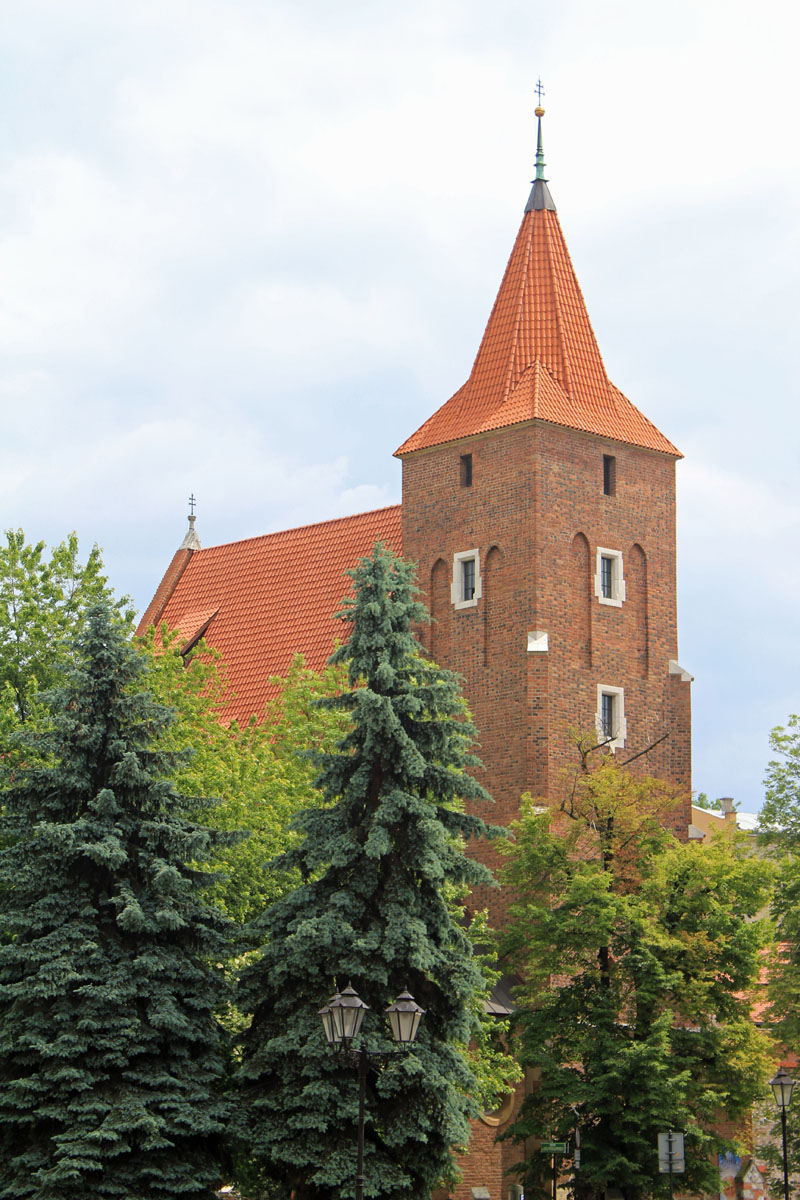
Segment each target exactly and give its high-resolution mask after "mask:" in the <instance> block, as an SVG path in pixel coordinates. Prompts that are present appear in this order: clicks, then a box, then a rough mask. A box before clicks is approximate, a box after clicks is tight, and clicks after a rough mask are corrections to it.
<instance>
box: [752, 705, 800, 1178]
mask: <svg viewBox="0 0 800 1200" xmlns="http://www.w3.org/2000/svg"><path fill="white" fill-rule="evenodd" d="M770 746H771V747H772V750H773V752H774V754H775V757H774V758H773V759H772V760H771V761H770V763H769V765H768V768H767V775H766V778H765V780H764V783H765V794H764V805H763V807H762V809H761V813H760V814H759V826H760V829H761V837H760V841H761V843H762V845H763V846H765V847H766V852H767V853H769V855H770V856H771V858H772V859H773V860H775V862H776V863H777V868H778V869H777V872H776V877H775V887H774V890H773V895H772V913H773V916H774V919H775V925H776V935H777V939H776V946H775V950H774V953H773V956H772V959H771V962H770V970H769V976H770V985H769V996H770V1014H769V1015H770V1020H771V1023H772V1028H773V1031H774V1033H775V1036H776V1038H777V1040H778V1043H779V1045H781V1046H783V1047H785V1048H788V1049H791V1050H794V1049H795V1048H796V1046H797V1044H798V1039H799V1038H800V716H798V715H796V714H793V715H791V716H790V717H789V719H788V721H787V723H786V725H779V726H777V727H776V728H775V729H773V730H772V733H771V734H770ZM766 1107H767V1111H772V1109H773V1104H772V1099H771V1097H770V1098H768V1100H767V1106H766ZM780 1139H781V1134H780V1122H779V1120H778V1118H777V1116H776V1118H775V1126H774V1129H773V1142H772V1145H767V1146H764V1147H761V1152H762V1154H763V1156H764V1158H765V1159H766V1160H767V1161H768V1162H769V1163H770V1166H771V1167H772V1170H773V1175H774V1178H775V1180H776V1181H777V1180H779V1181H780V1183H781V1186H782V1181H783V1174H782V1171H783V1163H782V1154H781V1152H780V1150H778V1149H777V1148H776V1147H779V1146H780ZM787 1150H788V1156H787V1157H788V1161H789V1166H790V1170H791V1171H792V1172H795V1173H796V1172H798V1171H800V1120H798V1111H797V1092H795V1097H794V1100H793V1103H792V1105H791V1106H790V1108H789V1110H788V1112H787Z"/></svg>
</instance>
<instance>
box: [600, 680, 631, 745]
mask: <svg viewBox="0 0 800 1200" xmlns="http://www.w3.org/2000/svg"><path fill="white" fill-rule="evenodd" d="M603 696H611V697H612V698H613V709H612V711H613V713H614V724H615V726H616V731H617V732H616V737H614V738H612V739H611V741H610V742H606V735H605V733H604V732H603ZM594 723H595V728H596V729H597V738H598V741H600V742H603V743H604V744H605V745H607V746H608V747H609V749H610V750H612V751H613V750H617V749H620V750H621V749H622V747H623V746H624V745H625V739H626V738H627V736H628V722H627V721H626V720H625V689H624V688H621V687H613V686H612V685H611V684H609V683H598V685H597V712H596V713H595V715H594Z"/></svg>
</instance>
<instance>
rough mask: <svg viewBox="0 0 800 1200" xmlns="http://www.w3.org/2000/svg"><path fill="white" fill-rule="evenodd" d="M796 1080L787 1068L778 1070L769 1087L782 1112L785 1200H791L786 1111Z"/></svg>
mask: <svg viewBox="0 0 800 1200" xmlns="http://www.w3.org/2000/svg"><path fill="white" fill-rule="evenodd" d="M795 1082H796V1081H795V1080H794V1079H792V1077H791V1075H790V1074H789V1072H788V1071H787V1070H786V1068H785V1067H781V1068H780V1069H779V1070H778V1074H777V1075H776V1076H775V1078H774V1079H770V1081H769V1086H770V1087H771V1088H772V1094H773V1096H774V1097H775V1103H776V1104H777V1106H778V1108H779V1109H780V1110H781V1132H782V1134H783V1196H784V1200H789V1162H788V1158H787V1155H786V1110H787V1108H788V1107H789V1105H790V1104H791V1102H792V1092H793V1091H794V1085H795Z"/></svg>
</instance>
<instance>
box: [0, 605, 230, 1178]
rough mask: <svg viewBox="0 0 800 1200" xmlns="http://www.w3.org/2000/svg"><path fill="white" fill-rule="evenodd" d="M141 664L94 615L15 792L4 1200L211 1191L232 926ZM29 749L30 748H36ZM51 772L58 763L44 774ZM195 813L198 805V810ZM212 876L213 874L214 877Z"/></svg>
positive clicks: (8, 848)
mask: <svg viewBox="0 0 800 1200" xmlns="http://www.w3.org/2000/svg"><path fill="white" fill-rule="evenodd" d="M143 670H144V660H143V659H142V657H141V655H140V654H139V653H138V652H137V651H135V650H134V649H133V648H132V647H131V645H130V644H129V642H128V641H127V639H126V637H125V635H124V633H123V632H122V629H121V628H120V625H119V623H118V622H117V621H115V619H114V617H113V616H112V614H111V613H110V611H109V609H108V608H107V607H105V606H97V607H95V608H93V609H92V610H91V611H90V612H89V614H88V618H87V623H86V628H85V631H84V633H83V634H82V635H81V636H80V638H79V641H78V644H77V646H76V656H75V663H74V666H73V668H72V669H71V670H70V671H69V672H68V675H67V680H66V684H65V686H63V687H60V688H58V689H56V690H54V691H53V692H52V693H51V694H50V695H49V698H48V704H49V708H50V714H51V715H50V721H49V726H48V728H47V729H46V730H44V731H42V730H39V732H38V733H37V732H36V731H32V730H28V731H23V732H22V734H21V735H20V737H21V740H22V749H23V755H22V758H23V761H24V758H25V755H24V749H25V745H26V744H28V745H29V747H30V756H29V762H30V763H31V764H35V765H32V766H29V767H28V768H27V769H22V770H21V771H17V773H16V775H15V777H14V778H12V779H11V780H10V782H8V783H7V786H6V787H5V789H4V793H3V796H2V799H3V803H4V805H5V810H4V815H3V821H2V830H3V834H4V845H5V848H4V849H3V850H2V852H1V853H0V921H1V922H2V928H3V929H4V930H5V931H7V934H8V935H9V936H8V937H7V940H6V943H5V944H4V945H2V946H0V1197H3V1198H5V1197H9V1198H10V1197H14V1200H19V1198H22V1197H36V1198H37V1200H45V1198H46V1200H78V1198H79V1197H80V1198H81V1200H83V1198H85V1197H87V1196H92V1197H97V1198H99V1200H100V1198H102V1200H105V1198H108V1200H111V1198H114V1200H151V1198H153V1200H155V1198H163V1197H191V1198H194V1197H198V1198H199V1197H211V1196H212V1195H213V1191H214V1187H215V1186H217V1185H218V1182H219V1177H220V1158H221V1133H222V1129H223V1125H224V1123H225V1117H226V1110H225V1107H224V1103H223V1101H222V1100H221V1098H220V1095H219V1085H220V1080H221V1076H222V1073H223V1057H222V1053H221V1049H222V1040H221V1031H220V1027H219V1025H218V1023H217V1021H216V1019H215V1016H214V1013H215V1009H216V1008H217V1006H219V1005H220V1004H221V1003H222V999H223V993H222V985H221V983H220V980H219V978H218V975H217V971H216V969H215V968H214V967H213V966H211V965H210V964H211V963H213V962H214V961H220V959H221V958H222V957H223V956H224V946H225V925H224V919H223V918H222V917H221V916H220V915H219V913H217V912H216V910H213V909H210V908H208V907H207V906H206V905H205V903H204V902H203V900H202V895H201V889H202V883H203V878H204V877H203V876H202V874H201V873H200V872H199V871H198V869H197V867H196V866H195V865H193V864H196V863H199V862H201V861H202V860H203V859H204V858H205V857H206V856H207V855H208V852H209V850H210V848H211V843H212V839H213V835H212V834H211V833H210V831H209V830H207V829H204V828H200V827H199V826H197V825H195V824H194V823H192V822H191V821H189V820H188V819H187V818H186V817H185V816H184V813H185V811H186V807H187V804H188V801H185V800H184V799H183V798H181V797H178V796H177V795H176V794H175V792H174V789H173V788H172V786H171V785H170V783H169V782H168V776H169V773H170V770H171V768H172V766H173V765H174V764H173V763H172V762H171V761H170V757H169V756H168V755H165V754H164V753H163V752H162V751H161V750H159V735H160V733H161V732H162V731H163V730H164V729H165V728H166V727H167V725H168V724H169V723H170V721H171V719H172V716H171V711H170V710H169V709H166V708H164V707H163V706H160V705H157V704H155V703H154V702H153V700H152V698H151V697H150V696H149V695H148V694H147V693H146V692H145V691H144V690H143V687H142V679H141V675H142V672H143ZM26 740H27V741H26ZM41 764H44V765H41ZM191 803H192V804H194V805H196V804H197V801H192V802H191ZM206 878H207V877H206Z"/></svg>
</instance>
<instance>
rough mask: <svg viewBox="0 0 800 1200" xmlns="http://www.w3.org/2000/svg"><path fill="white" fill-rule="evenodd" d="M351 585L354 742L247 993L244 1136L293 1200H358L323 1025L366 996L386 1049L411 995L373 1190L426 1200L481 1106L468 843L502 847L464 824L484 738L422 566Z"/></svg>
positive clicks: (384, 565) (275, 914) (351, 1092)
mask: <svg viewBox="0 0 800 1200" xmlns="http://www.w3.org/2000/svg"><path fill="white" fill-rule="evenodd" d="M352 576H353V579H354V584H355V598H354V599H353V600H352V602H345V607H344V610H343V613H342V614H341V615H342V616H343V617H344V620H345V621H347V622H348V623H349V625H350V630H351V632H350V638H349V640H348V642H347V644H346V645H345V646H343V647H342V648H340V649H339V650H338V651H337V652H336V654H335V655H334V661H335V662H337V663H346V664H347V667H348V676H349V687H348V689H347V691H346V692H345V693H344V694H343V695H342V696H341V697H340V698H338V699H332V700H330V701H328V702H327V703H328V705H329V706H330V707H331V708H333V709H334V710H339V711H344V712H346V713H348V714H350V716H351V718H352V730H351V732H349V733H348V734H347V736H346V737H345V738H344V740H343V741H342V743H341V747H340V749H339V750H338V752H337V753H335V754H325V755H322V756H321V760H320V765H321V775H320V781H319V783H320V787H321V788H322V791H323V795H324V801H325V802H324V803H323V804H322V805H319V806H317V807H315V808H312V809H309V810H307V811H305V812H304V813H302V814H301V815H300V818H299V821H298V828H299V831H300V833H301V835H302V841H301V843H300V845H299V846H297V847H296V848H295V849H293V850H291V851H290V852H289V853H288V854H287V855H286V856H285V863H286V868H287V869H289V870H297V871H299V872H300V875H301V877H302V879H303V883H302V885H301V886H300V887H299V888H297V890H295V891H294V892H292V893H291V894H289V895H286V896H285V897H283V898H282V899H280V900H279V901H278V902H277V903H276V904H274V905H273V906H272V908H271V909H269V910H268V911H267V912H266V913H265V915H264V917H263V918H262V919H261V920H260V922H259V924H258V931H259V933H260V936H261V938H262V941H263V943H264V944H263V950H262V952H261V954H260V956H259V957H258V959H257V960H256V961H255V962H253V963H252V964H251V965H250V966H249V967H248V969H247V970H246V971H245V973H244V976H243V980H242V988H241V1004H242V1007H243V1008H245V1009H246V1010H247V1011H248V1012H251V1013H252V1014H253V1018H252V1024H251V1026H250V1028H249V1030H248V1031H247V1034H246V1036H245V1038H244V1043H243V1064H242V1069H241V1074H240V1080H239V1082H240V1091H241V1096H242V1099H243V1102H244V1104H245V1106H246V1118H247V1120H246V1132H245V1138H246V1141H247V1144H248V1145H249V1146H250V1147H252V1150H253V1156H254V1159H255V1160H256V1164H257V1166H258V1167H259V1169H260V1170H261V1173H262V1177H263V1178H266V1179H271V1180H272V1181H273V1183H275V1184H276V1185H277V1186H278V1189H279V1193H280V1194H281V1195H284V1196H288V1195H289V1193H290V1191H291V1192H292V1193H293V1194H294V1196H295V1197H296V1198H297V1200H310V1198H314V1200H333V1198H334V1197H336V1198H337V1200H338V1197H343V1196H345V1197H346V1196H350V1195H352V1194H353V1191H354V1183H355V1157H356V1145H355V1121H356V1113H357V1088H358V1085H357V1080H356V1076H355V1072H354V1071H353V1069H352V1068H351V1067H350V1066H348V1064H347V1063H346V1062H343V1061H342V1060H341V1058H340V1057H337V1056H336V1055H334V1054H333V1053H331V1051H330V1050H329V1049H328V1048H327V1046H326V1044H325V1041H324V1038H323V1034H322V1028H321V1024H320V1021H319V1018H318V1016H317V1010H318V1009H319V1008H321V1007H322V1005H323V1004H324V1003H325V1001H326V1000H327V999H328V998H329V996H330V995H331V993H332V992H333V991H334V989H335V985H336V982H337V980H338V982H339V984H340V985H341V986H342V987H344V986H346V985H347V984H348V983H349V982H352V984H353V986H354V987H355V988H356V990H357V991H358V993H359V995H360V996H361V997H362V999H363V1000H365V1001H366V1003H367V1004H369V1005H370V1008H371V1012H370V1013H369V1014H368V1017H367V1020H366V1022H365V1025H366V1030H365V1034H364V1036H365V1037H366V1039H367V1041H368V1043H369V1045H370V1047H373V1048H382V1049H385V1048H387V1044H390V1043H387V1038H386V1035H385V1033H384V1031H383V1028H382V1022H381V1018H380V1014H381V1012H382V1010H383V1009H385V1008H386V1006H387V1004H389V1003H390V1002H391V1001H392V1000H394V999H395V998H396V997H397V995H398V994H399V993H400V992H401V991H402V990H403V989H404V988H405V987H406V986H408V987H409V988H410V990H411V992H412V993H413V994H414V996H415V997H416V999H417V1001H418V1003H420V1004H421V1005H422V1006H423V1007H424V1008H425V1009H426V1016H425V1019H424V1022H423V1028H422V1031H421V1033H420V1035H419V1038H418V1041H417V1043H416V1045H415V1047H414V1049H413V1050H412V1051H411V1052H410V1053H409V1054H408V1055H407V1056H406V1057H403V1058H402V1059H399V1060H394V1061H393V1062H392V1065H391V1066H389V1067H387V1068H386V1069H385V1070H383V1071H378V1070H377V1069H371V1070H370V1074H369V1079H368V1103H367V1107H368V1127H367V1145H366V1158H365V1175H366V1189H365V1190H366V1195H367V1196H371V1197H378V1196H391V1197H393V1198H396V1200H404V1198H406V1197H408V1198H409V1200H410V1198H411V1197H413V1198H414V1200H422V1198H424V1197H426V1196H428V1195H429V1194H430V1191H431V1189H432V1188H433V1186H434V1185H435V1183H436V1181H437V1180H438V1179H439V1178H440V1177H441V1176H442V1175H444V1174H446V1173H447V1172H448V1170H449V1169H450V1168H451V1165H452V1158H451V1152H452V1148H453V1147H454V1146H457V1145H460V1144H463V1143H464V1142H465V1141H466V1140H467V1136H468V1117H469V1115H470V1114H471V1113H474V1112H476V1111H477V1106H478V1105H479V1104H480V1101H481V1096H480V1087H479V1083H478V1079H477V1076H476V1073H475V1071H474V1070H473V1068H472V1066H471V1065H470V1060H469V1053H468V1045H469V1042H470V1039H471V1036H472V1034H473V1032H474V1030H475V1029H476V1025H477V1021H478V1016H477V1011H476V1009H477V1004H476V997H479V996H482V995H483V994H484V992H485V982H484V978H483V976H482V973H481V970H480V968H479V965H478V963H477V961H476V959H475V957H474V956H473V951H472V944H471V942H470V938H469V935H468V931H467V930H466V929H465V928H464V927H463V926H462V925H461V924H460V923H459V922H458V921H457V920H456V919H455V913H454V904H455V901H456V899H457V897H458V895H459V890H460V889H461V888H462V887H463V886H464V885H466V884H472V883H479V882H486V881H487V879H488V872H487V871H486V870H485V868H483V867H481V866H480V865H479V864H477V863H476V862H474V861H473V860H471V859H469V858H468V857H466V856H465V854H464V852H463V845H462V843H463V840H464V839H467V838H470V837H474V836H485V835H486V834H487V833H490V832H493V831H491V830H489V829H487V827H486V826H485V825H484V823H483V821H482V820H480V819H479V818H477V817H474V816H468V815H466V814H465V813H464V812H463V810H462V799H466V800H467V801H468V802H470V803H471V804H474V803H479V802H482V801H485V800H486V799H488V797H487V795H486V793H485V791H484V789H483V788H482V787H481V785H480V784H479V783H478V782H477V781H476V780H475V779H474V778H473V776H472V775H470V774H469V773H468V771H467V768H469V767H472V766H475V765H476V760H475V759H474V758H473V757H472V755H471V753H470V749H469V747H470V744H471V742H472V739H473V737H474V729H473V726H472V724H471V723H470V721H469V719H468V715H467V713H466V710H465V706H464V702H463V700H462V698H461V696H460V693H459V690H458V687H457V685H456V681H455V679H454V677H453V676H452V675H451V674H450V673H448V672H446V671H442V670H440V669H439V668H438V667H437V666H435V665H434V664H433V663H431V662H430V661H428V660H427V659H426V658H425V657H424V656H423V654H422V652H421V650H420V647H419V645H418V643H417V641H416V639H415V637H414V636H413V634H412V631H411V626H412V623H414V622H419V621H423V620H425V619H427V614H426V611H425V609H424V608H423V606H422V605H421V604H420V603H419V602H418V601H417V599H416V595H415V591H416V589H415V588H414V586H413V582H412V580H413V572H412V568H411V566H410V565H409V564H407V563H405V562H404V561H403V560H401V559H398V558H396V557H395V556H394V555H393V554H392V553H391V552H390V551H388V550H387V549H385V548H384V547H382V546H380V545H378V546H376V548H375V550H374V552H373V555H372V557H371V558H367V559H364V560H363V561H362V562H361V563H360V565H359V566H358V567H357V569H356V570H355V571H353V572H352Z"/></svg>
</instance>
